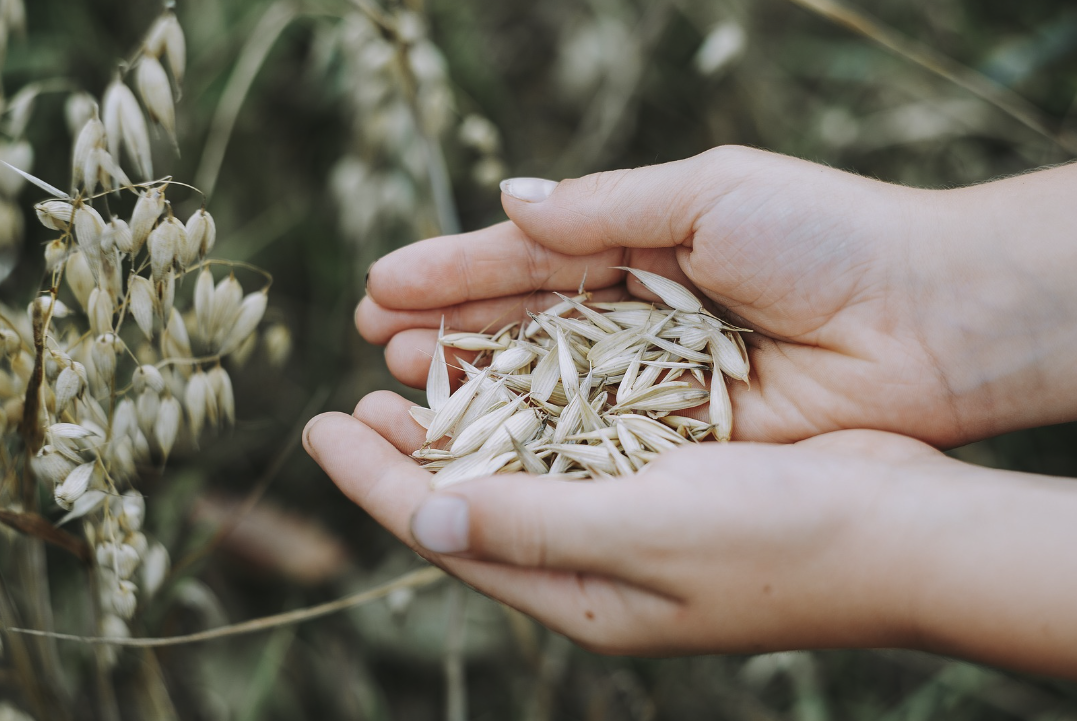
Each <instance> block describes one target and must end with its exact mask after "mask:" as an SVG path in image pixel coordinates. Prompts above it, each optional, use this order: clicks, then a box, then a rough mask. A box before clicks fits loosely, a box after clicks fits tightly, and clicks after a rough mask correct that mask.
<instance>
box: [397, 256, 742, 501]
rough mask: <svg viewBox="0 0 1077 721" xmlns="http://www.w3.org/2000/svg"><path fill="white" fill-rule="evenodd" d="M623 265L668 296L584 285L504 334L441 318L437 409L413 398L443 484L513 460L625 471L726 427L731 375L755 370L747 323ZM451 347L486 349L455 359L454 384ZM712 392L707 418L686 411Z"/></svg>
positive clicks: (576, 472) (568, 472)
mask: <svg viewBox="0 0 1077 721" xmlns="http://www.w3.org/2000/svg"><path fill="white" fill-rule="evenodd" d="M620 269H621V270H625V271H628V272H629V273H631V274H632V275H634V276H635V277H636V279H637V280H639V282H640V283H642V284H643V285H644V287H646V288H647V289H648V290H650V291H651V292H652V293H654V294H655V295H657V296H658V297H659V298H661V299H662V301H663V302H662V303H644V302H641V301H626V302H615V303H599V302H592V301H590V294H588V293H584V292H582V289H581V292H580V293H579V294H578V295H577V296H575V297H572V298H569V297H566V296H560V297H561V298H562V302H560V303H558V304H557V305H555V306H553V307H552V308H550V309H549V310H547V311H546V312H544V313H538V314H534V313H529V314H528V315H529V316H530V317H531V322H530V323H529V324H527V325H521V324H519V323H513V324H511V325H508V326H506V327H504V328H502V329H500V330H498V331H497V332H496V333H489V334H487V333H450V334H446V333H445V329H444V323H443V324H442V328H441V331H439V333H438V346H437V349H436V350H435V353H434V359H433V362H432V363H431V366H430V374H429V376H428V378H427V399H428V402H429V404H430V408H423V407H421V406H415V407H413V408H412V409H411V416H412V418H414V419H415V421H416V422H417V423H418V424H419V425H421V426H422V427H423V428H425V429H426V443H425V444H424V445H423V447H422V448H420V449H419V450H417V451H415V453H413V454H412V455H413V456H414V457H415V458H416V459H418V460H419V461H420V462H421V463H422V464H423V465H424V467H425V468H426V469H427V470H429V471H432V472H433V473H435V474H436V475H435V476H434V478H433V480H432V484H433V486H434V487H435V488H441V487H444V486H447V485H450V484H452V483H459V482H460V481H465V480H469V479H472V478H478V477H481V476H487V475H491V474H494V473H509V472H514V471H526V472H528V473H534V474H556V475H558V476H559V477H562V478H566V477H567V478H581V479H582V478H603V477H609V476H618V475H627V474H631V473H634V472H636V471H639V470H640V469H642V468H643V467H644V466H646V465H647V464H648V463H650V462H651V461H652V460H653V459H654V458H655V457H656V456H657V455H658V454H659V453H661V452H662V451H665V450H668V449H670V448H674V447H676V446H678V445H681V444H685V443H691V442H696V441H700V440H702V439H704V438H706V437H707V436H709V435H713V436H714V437H715V438H717V439H718V440H720V441H727V440H729V437H730V434H731V432H732V429H733V411H732V407H731V405H730V401H729V392H728V391H727V389H726V380H725V376H729V377H730V378H733V379H735V380H741V381H747V379H748V354H747V350H746V348H745V345H744V341H743V339H742V338H741V335H740V334H741V332H743V331H744V329H742V328H737V327H735V326H731V325H729V324H728V323H725V322H723V321H722V320H720V319H719V318H717V317H715V316H714V315H712V314H711V313H709V312H708V311H706V310H705V309H704V308H703V305H702V303H700V302H699V300H698V299H697V298H696V297H695V296H694V295H693V294H692V293H691V292H690V291H689V290H688V289H687V288H685V287H684V286H682V285H680V284H678V283H675V282H673V281H671V280H669V279H667V278H664V277H662V276H660V275H656V274H654V273H649V272H647V271H643V270H637V269H634V268H620ZM558 295H560V294H558ZM446 348H457V349H460V350H467V351H477V352H478V353H479V355H478V357H477V358H476V359H475V362H474V364H471V363H466V362H464V361H462V360H459V359H457V360H458V361H459V365H460V366H461V367H462V368H463V369H464V371H465V372H466V375H467V379H466V381H465V382H464V384H463V385H462V386H461V387H460V388H459V389H458V390H457V391H456V392H454V393H451V394H450V389H449V372H448V366H449V363H448V361H447V360H446V357H445V349H446ZM691 379H694V380H695V381H696V383H693V382H690V381H691ZM708 387H709V390H708ZM704 404H706V405H707V406H708V408H709V412H708V419H709V420H708V421H702V420H699V419H696V418H692V417H688V416H684V415H679V414H678V411H684V410H686V409H689V408H695V407H697V406H701V405H704Z"/></svg>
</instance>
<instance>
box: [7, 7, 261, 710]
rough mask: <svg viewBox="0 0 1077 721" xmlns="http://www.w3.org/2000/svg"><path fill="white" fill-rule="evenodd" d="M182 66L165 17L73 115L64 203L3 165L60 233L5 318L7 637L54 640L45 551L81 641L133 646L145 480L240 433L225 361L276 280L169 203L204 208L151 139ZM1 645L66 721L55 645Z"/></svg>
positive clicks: (147, 542) (42, 703)
mask: <svg viewBox="0 0 1077 721" xmlns="http://www.w3.org/2000/svg"><path fill="white" fill-rule="evenodd" d="M11 4H12V0H4V2H0V9H3V8H10V7H11ZM8 11H9V10H8ZM0 17H4V16H3V13H0ZM185 65H186V43H185V40H184V34H183V29H182V27H181V26H180V24H179V22H178V20H177V18H176V16H175V14H174V13H173V12H172V10H171V8H170V7H166V9H165V10H164V12H163V13H162V14H161V15H160V16H159V17H158V18H157V19H156V20H155V21H154V22H153V23H152V25H151V27H150V28H149V29H148V30H147V32H146V33H145V35H144V37H143V39H142V41H141V44H140V46H139V47H138V48H137V50H136V51H135V52H134V53H133V55H132V56H131V57H130V58H128V59H126V60H124V61H121V62H119V63H118V65H117V69H116V72H115V76H114V78H113V80H112V82H111V83H110V84H109V85H108V87H107V89H106V90H105V92H104V94H103V97H102V98H101V99H100V101H98V100H96V99H89V98H88V96H86V95H85V94H77V95H73V96H72V99H71V100H70V101H69V102H68V106H67V107H68V115H69V118H68V120H69V123H72V124H73V127H75V128H77V129H78V132H77V134H76V136H75V142H74V146H73V148H72V152H71V159H72V162H71V178H70V183H69V184H68V185H67V186H66V187H67V190H61V189H60V188H59V187H56V186H54V185H52V184H50V183H48V182H46V181H44V180H41V179H39V178H37V177H35V176H33V175H30V174H29V173H27V172H26V171H24V170H22V169H19V168H17V167H16V163H14V162H10V163H9V162H5V163H4V164H5V166H6V168H7V171H6V172H8V173H15V174H17V177H19V178H21V179H23V180H26V181H29V182H30V183H32V184H33V185H34V186H36V187H37V188H38V189H40V190H41V191H43V192H45V193H47V194H48V195H49V196H51V197H48V198H47V199H44V200H42V201H41V202H38V203H37V204H36V205H35V206H34V211H35V213H36V216H37V219H38V220H39V221H40V222H41V224H42V225H44V226H45V227H46V228H48V229H49V230H51V231H54V232H55V234H56V235H55V238H54V239H53V240H51V241H50V242H48V244H47V245H46V246H45V248H44V256H45V265H46V269H47V270H46V277H45V282H44V286H45V287H44V288H43V289H42V290H41V292H40V293H39V294H38V295H37V297H35V298H32V299H29V303H28V305H27V306H25V307H21V308H13V307H7V306H0V432H2V436H0V468H2V476H0V520H2V521H3V522H4V523H5V524H7V526H9V527H10V528H13V529H15V530H16V531H18V532H21V534H23V535H22V537H18V538H16V537H11V538H10V540H11V543H10V544H8V545H7V548H8V550H9V551H10V552H12V553H13V554H14V555H15V556H16V558H15V565H16V566H17V568H18V573H19V577H18V582H19V584H20V588H19V591H20V595H21V597H22V599H23V603H22V604H21V605H22V606H23V607H21V608H20V607H17V606H16V605H15V604H13V603H12V602H11V601H10V597H11V593H10V591H11V589H10V588H4V589H3V590H4V591H5V592H6V594H0V596H3V597H0V616H2V618H0V621H2V624H3V626H4V627H8V628H10V627H15V626H30V627H34V628H37V629H39V630H46V631H48V630H51V626H52V624H51V611H50V608H51V600H50V596H49V589H48V579H47V568H46V566H45V555H44V553H43V551H42V546H41V543H42V541H45V542H51V543H53V544H56V545H58V546H60V547H62V548H64V549H66V550H68V551H71V552H72V553H73V554H75V555H76V556H77V557H78V558H79V559H80V560H81V561H82V562H83V563H84V565H85V567H86V569H87V572H88V573H87V579H88V582H87V584H86V594H87V595H86V600H85V604H86V606H87V607H89V608H90V609H91V614H90V615H91V618H92V623H93V626H94V627H93V628H92V629H83V631H84V632H87V635H93V636H105V637H110V638H122V637H127V636H129V635H130V633H131V631H130V622H131V620H132V618H133V617H134V616H135V615H136V613H138V610H139V607H140V604H142V603H144V602H145V600H146V599H149V598H151V597H152V596H153V595H154V594H155V593H156V592H157V591H158V590H159V589H160V588H161V586H162V583H163V582H164V581H165V580H166V577H167V576H168V573H169V553H168V550H167V549H166V548H165V547H164V546H163V545H162V544H161V543H159V542H157V541H155V540H154V539H153V538H152V537H149V536H148V535H147V534H146V532H145V530H144V528H143V520H144V517H145V511H146V508H145V500H144V498H143V496H142V494H141V493H140V491H139V481H140V479H142V478H144V477H146V476H152V475H155V474H159V473H160V472H161V470H162V468H163V466H164V464H165V463H166V462H167V461H168V460H169V458H170V457H171V456H173V455H175V454H178V453H187V452H189V451H191V450H193V449H196V448H197V447H198V445H199V442H200V439H201V438H202V437H203V436H206V435H209V434H215V433H216V434H221V433H225V432H227V430H228V429H229V428H230V427H231V426H233V424H234V423H235V400H234V395H233V387H232V378H231V375H230V373H229V371H228V370H227V369H226V368H225V366H224V361H225V359H226V358H233V359H238V360H240V361H241V360H242V359H243V358H244V357H245V356H247V355H249V354H250V353H251V352H252V349H253V348H254V346H255V343H256V336H257V335H258V333H257V331H258V327H259V324H260V322H261V320H262V317H263V315H264V313H265V310H266V304H267V292H268V289H269V285H270V282H271V278H270V276H269V274H268V273H265V272H264V271H261V270H260V269H258V268H255V267H252V266H248V265H246V264H241V263H232V262H229V261H224V260H216V259H211V258H210V257H209V255H210V253H211V251H212V250H213V248H214V245H215V243H216V239H217V231H216V225H215V222H214V219H213V216H212V215H211V214H210V213H209V212H208V211H207V210H206V207H205V204H204V202H202V203H201V207H197V209H195V210H194V212H191V213H189V214H187V215H186V217H180V215H179V214H178V209H177V207H176V205H175V203H174V200H175V199H176V198H178V199H183V200H186V199H194V200H195V202H196V203H197V202H198V198H199V197H200V194H199V191H198V190H197V189H195V188H193V187H191V186H188V185H186V184H184V183H181V182H177V181H175V180H173V179H172V178H171V177H169V176H163V177H162V176H159V175H156V174H155V158H154V154H153V152H152V151H153V134H154V133H156V135H157V136H158V137H159V138H162V139H164V140H165V141H166V143H167V145H168V146H171V147H172V148H175V147H176V104H175V103H176V99H177V98H178V96H179V95H180V89H181V87H182V83H183V77H184V70H185ZM21 110H22V109H21V108H20V107H16V108H15V111H17V112H18V111H21ZM11 112H12V111H11V110H10V109H9V115H10V114H11ZM26 112H27V113H28V112H29V110H28V109H27V110H26ZM162 154H163V153H162ZM169 155H171V153H169ZM132 178H133V179H132ZM237 274H239V275H240V277H241V278H242V280H241V279H240V277H237ZM244 286H246V288H245V287H244ZM183 289H188V290H189V291H191V292H188V293H185V292H180V293H179V295H177V291H178V290H179V291H182V290H183ZM188 297H189V298H190V300H189V301H187V300H186V299H187V298H188ZM2 582H3V585H4V586H5V587H7V586H9V585H10V583H11V581H10V580H9V579H3V581H2ZM5 641H6V644H7V645H8V646H9V647H10V653H11V655H12V658H13V660H14V663H15V667H16V669H17V671H18V672H19V674H20V676H21V685H22V686H23V688H25V689H27V701H28V703H29V704H30V705H31V706H32V707H33V709H34V712H35V714H36V715H37V717H38V718H40V719H44V718H63V717H66V716H67V715H68V714H69V711H68V710H66V709H63V708H62V706H63V703H64V699H65V698H67V692H66V689H67V688H69V687H70V684H69V682H68V680H66V679H64V678H61V668H62V667H61V665H60V663H59V662H58V657H57V656H58V654H57V650H56V648H55V647H54V646H53V644H52V642H51V641H50V640H48V639H45V640H39V639H33V641H34V643H28V642H26V641H24V640H22V639H20V638H19V637H18V636H15V635H11V634H8V635H7V637H6V639H5ZM38 641H40V642H38ZM95 649H96V662H97V664H98V678H99V681H100V683H99V697H100V698H101V701H102V715H103V716H115V702H114V701H113V700H112V699H111V692H110V689H109V685H108V670H109V669H110V668H111V667H112V666H113V665H114V664H115V663H116V660H117V651H116V650H115V649H114V648H113V647H111V646H97V647H95Z"/></svg>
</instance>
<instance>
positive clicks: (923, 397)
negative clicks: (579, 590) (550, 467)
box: [356, 147, 979, 445]
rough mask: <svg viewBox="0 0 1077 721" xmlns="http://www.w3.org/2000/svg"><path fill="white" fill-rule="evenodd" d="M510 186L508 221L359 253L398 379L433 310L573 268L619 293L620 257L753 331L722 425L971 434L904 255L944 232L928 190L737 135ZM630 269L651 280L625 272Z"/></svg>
mask: <svg viewBox="0 0 1077 721" xmlns="http://www.w3.org/2000/svg"><path fill="white" fill-rule="evenodd" d="M514 183H515V186H514V185H513V184H514ZM514 187H515V188H516V192H517V194H518V195H523V196H527V197H530V198H531V200H521V199H518V198H515V197H513V196H512V195H510V194H508V193H506V195H504V196H503V201H504V205H505V209H506V211H507V212H508V214H509V217H510V218H511V222H507V223H502V224H500V225H495V226H492V227H489V228H486V229H484V230H480V231H477V232H473V233H466V234H463V235H459V236H453V237H442V238H433V239H430V240H425V241H422V242H419V243H416V244H413V245H411V246H408V247H405V248H403V249H401V250H398V251H396V252H394V253H392V254H390V255H388V256H386V257H385V258H382V259H381V260H379V261H378V262H377V263H376V264H375V265H374V266H373V268H372V269H371V272H370V274H369V276H368V283H367V291H368V295H367V297H366V298H365V299H364V300H363V302H362V303H361V305H360V307H359V309H358V311H357V314H356V322H357V325H358V327H359V330H360V332H361V333H362V334H363V335H364V336H365V337H366V338H367V339H368V340H369V341H371V342H374V343H379V344H388V349H387V359H388V362H389V367H390V369H391V370H392V372H393V373H394V374H395V375H396V376H397V377H398V378H400V379H401V380H402V381H404V382H405V383H408V384H410V385H413V386H416V387H421V386H422V384H423V382H424V381H425V378H426V369H427V367H428V364H429V359H430V352H431V348H432V346H433V344H434V340H433V339H434V330H435V329H436V328H437V327H438V324H439V323H440V321H441V318H442V316H444V317H445V319H446V323H447V324H448V325H449V326H450V327H452V328H455V329H461V330H480V329H483V328H488V329H493V328H494V327H499V326H500V325H502V324H503V323H505V322H508V321H509V320H514V319H516V318H518V317H520V316H522V313H523V310H524V309H525V308H527V309H531V310H536V309H540V308H543V307H545V306H547V305H549V304H550V303H552V302H556V300H557V299H556V298H555V297H553V296H552V295H551V294H550V293H549V292H547V291H552V290H558V291H570V292H572V291H574V289H576V287H577V286H578V284H579V283H580V282H581V280H582V279H583V278H584V276H585V275H586V286H587V288H588V289H589V290H592V291H597V295H598V297H600V298H610V297H616V296H617V294H618V293H623V288H624V286H623V285H622V284H623V283H624V282H625V274H624V272H623V271H620V270H616V269H614V268H613V266H631V267H637V268H642V269H645V270H650V271H654V272H658V273H662V274H664V275H666V276H668V277H670V278H673V279H675V280H677V281H679V282H682V283H684V284H686V285H688V286H689V287H690V288H692V289H693V290H694V291H695V292H696V293H697V294H699V295H700V296H701V297H704V298H706V299H707V300H708V301H709V302H711V303H712V304H713V305H714V306H716V308H717V309H718V313H719V314H720V315H721V314H724V315H727V316H731V317H732V318H733V319H734V320H735V321H738V322H741V323H743V324H745V325H747V326H748V327H750V328H752V329H754V330H755V331H756V332H755V333H753V334H748V335H747V341H748V344H749V346H750V357H751V361H752V366H753V371H752V375H753V379H754V381H753V383H752V384H751V387H749V386H748V385H744V384H734V386H733V388H732V389H731V392H732V395H733V405H734V409H735V416H736V425H735V429H734V437H735V438H738V439H745V440H761V441H775V442H786V441H796V440H801V439H804V438H808V437H811V436H814V435H817V434H820V433H824V432H828V431H833V430H840V429H846V428H872V429H880V430H889V431H895V432H900V433H904V434H907V435H912V436H915V437H917V438H920V439H923V440H925V441H928V442H930V443H932V444H936V445H952V444H955V443H959V442H962V441H964V440H967V439H968V438H969V437H970V436H975V435H977V433H978V431H979V429H978V428H975V427H970V425H973V426H974V425H975V424H970V423H969V422H968V419H966V418H964V417H963V416H962V414H961V404H960V403H958V402H957V401H956V400H955V398H954V395H953V392H952V390H951V388H952V379H950V378H949V377H948V372H949V371H950V370H951V368H949V367H947V363H946V361H947V359H946V358H940V356H939V354H938V353H937V349H935V348H933V347H932V339H931V338H930V337H928V336H927V335H926V334H925V330H924V329H925V321H924V316H925V313H924V310H923V307H922V306H923V303H924V302H925V297H927V296H929V295H930V293H928V292H927V290H925V286H933V285H937V284H938V283H939V282H942V281H939V280H938V279H937V278H933V277H924V273H925V268H928V265H929V264H925V261H923V260H922V259H921V258H919V257H917V256H918V255H919V254H920V249H922V248H923V247H924V246H925V244H929V243H930V241H931V239H932V238H937V237H938V236H939V235H940V234H942V233H943V229H942V227H941V225H940V223H939V221H938V215H939V214H938V213H936V212H935V207H936V205H937V202H936V196H935V195H933V194H932V192H930V191H921V190H913V189H909V188H903V187H899V186H894V185H888V184H885V183H881V182H878V181H873V180H868V179H865V178H861V177H858V176H854V175H850V174H848V173H844V172H840V171H837V170H832V169H829V168H825V167H823V166H819V165H815V164H812V163H808V162H804V161H799V160H795V159H791V158H788V157H784V156H779V155H774V154H770V153H765V152H762V151H756V150H750V149H746V148H735V147H734V148H729V147H723V148H718V149H716V150H714V151H710V152H708V153H704V154H702V155H700V156H697V157H694V158H690V159H688V160H684V161H679V162H674V163H668V164H665V165H658V166H653V167H649V168H641V169H637V170H626V171H615V172H608V173H599V174H597V175H592V176H587V177H584V178H580V179H578V180H566V181H562V182H561V183H559V184H556V186H554V184H553V183H549V182H548V181H547V182H546V183H545V185H543V184H541V183H535V182H534V181H529V180H526V179H525V180H524V181H520V180H515V181H509V185H508V188H507V191H508V192H512V191H513V188H514ZM551 188H552V193H551V194H550V195H549V197H546V198H542V196H543V194H544V193H545V192H549V191H550V189H551ZM914 268H915V270H913V269H914ZM627 287H628V290H630V291H631V292H632V293H633V294H637V295H640V296H643V297H650V298H653V296H649V295H648V294H647V292H646V290H645V289H643V288H642V287H641V286H640V285H638V283H636V281H635V280H634V279H630V280H629V282H628V285H627ZM942 310H945V309H942ZM928 315H929V314H928ZM953 365H955V366H956V365H957V364H956V363H954V364H953Z"/></svg>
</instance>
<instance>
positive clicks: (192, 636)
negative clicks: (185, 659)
mask: <svg viewBox="0 0 1077 721" xmlns="http://www.w3.org/2000/svg"><path fill="white" fill-rule="evenodd" d="M443 578H445V572H444V571H442V570H441V569H440V568H435V567H432V566H431V567H427V568H422V569H419V570H418V571H412V572H410V573H405V574H404V575H402V576H399V577H397V578H395V579H393V580H392V581H388V582H386V583H382V584H379V585H377V586H375V587H373V588H370V589H367V590H365V591H360V592H359V593H355V594H352V595H350V596H345V597H344V598H339V599H337V600H335V601H328V602H326V603H320V604H318V605H316V606H310V607H308V608H301V609H297V610H295V611H287V612H285V613H278V614H274V615H272V616H263V617H262V618H255V619H251V620H249V621H243V622H241V623H234V624H231V625H229V626H221V627H220V628H213V629H210V630H208V631H199V632H198V633H189V634H186V635H184V636H169V637H164V638H117V637H106V636H79V635H76V634H70V633H50V632H48V631H40V630H38V629H33V628H10V627H9V628H5V629H2V630H4V631H7V632H8V633H20V634H24V635H27V636H38V637H46V638H53V639H56V640H58V641H73V642H75V643H88V644H97V645H106V646H125V647H136V648H159V647H161V646H181V645H184V644H188V643H199V642H201V641H212V640H215V639H218V638H226V637H228V636H241V635H243V634H247V633H257V632H258V631H265V630H267V629H271V628H277V627H279V626H286V625H288V624H293V623H303V622H305V621H309V620H311V619H314V618H321V617H322V616H328V615H329V614H332V613H338V612H340V611H345V610H347V609H349V608H355V607H356V606H362V605H363V604H365V603H370V602H371V601H376V600H378V599H379V598H385V597H386V596H388V595H389V594H390V593H392V592H393V591H396V590H398V589H401V588H423V587H426V586H430V585H433V584H434V583H437V582H438V581H440V580H441V579H443Z"/></svg>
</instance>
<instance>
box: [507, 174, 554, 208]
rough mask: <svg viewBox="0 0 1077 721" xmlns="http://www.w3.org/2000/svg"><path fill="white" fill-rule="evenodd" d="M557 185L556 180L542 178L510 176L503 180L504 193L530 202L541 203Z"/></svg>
mask: <svg viewBox="0 0 1077 721" xmlns="http://www.w3.org/2000/svg"><path fill="white" fill-rule="evenodd" d="M556 187H557V181H556V180H543V179H542V178H509V179H508V180H502V181H501V192H502V193H504V194H505V195H511V196H512V197H513V198H516V199H517V200H523V201H525V202H528V203H541V202H542V201H543V200H546V198H549V197H550V193H552V192H553V189H554V188H556Z"/></svg>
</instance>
